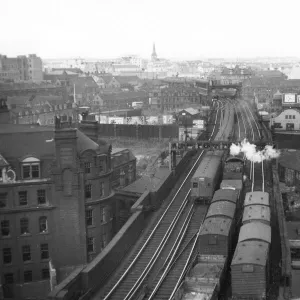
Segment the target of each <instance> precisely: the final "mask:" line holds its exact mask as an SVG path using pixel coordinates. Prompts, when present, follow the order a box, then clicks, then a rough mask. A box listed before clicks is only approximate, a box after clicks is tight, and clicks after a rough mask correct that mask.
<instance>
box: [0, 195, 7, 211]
mask: <svg viewBox="0 0 300 300" xmlns="http://www.w3.org/2000/svg"><path fill="white" fill-rule="evenodd" d="M6 205H7V193H0V208H3V207H6Z"/></svg>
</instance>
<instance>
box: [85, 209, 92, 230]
mask: <svg viewBox="0 0 300 300" xmlns="http://www.w3.org/2000/svg"><path fill="white" fill-rule="evenodd" d="M85 219H86V226H92V225H93V210H92V209H87V210H86V211H85Z"/></svg>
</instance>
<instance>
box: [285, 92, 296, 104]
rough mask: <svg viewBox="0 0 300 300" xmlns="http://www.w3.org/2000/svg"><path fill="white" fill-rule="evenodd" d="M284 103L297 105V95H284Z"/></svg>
mask: <svg viewBox="0 0 300 300" xmlns="http://www.w3.org/2000/svg"><path fill="white" fill-rule="evenodd" d="M283 102H284V103H295V102H296V95H295V94H284V98H283Z"/></svg>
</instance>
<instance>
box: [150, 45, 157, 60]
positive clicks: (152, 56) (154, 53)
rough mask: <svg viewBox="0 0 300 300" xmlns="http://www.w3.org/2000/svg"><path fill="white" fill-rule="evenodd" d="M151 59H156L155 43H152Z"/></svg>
mask: <svg viewBox="0 0 300 300" xmlns="http://www.w3.org/2000/svg"><path fill="white" fill-rule="evenodd" d="M151 60H152V61H156V60H157V54H156V50H155V43H153V50H152V55H151Z"/></svg>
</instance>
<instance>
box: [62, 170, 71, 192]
mask: <svg viewBox="0 0 300 300" xmlns="http://www.w3.org/2000/svg"><path fill="white" fill-rule="evenodd" d="M72 179H73V173H72V172H71V171H70V170H68V169H67V170H65V171H64V173H63V186H64V194H65V195H72Z"/></svg>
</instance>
